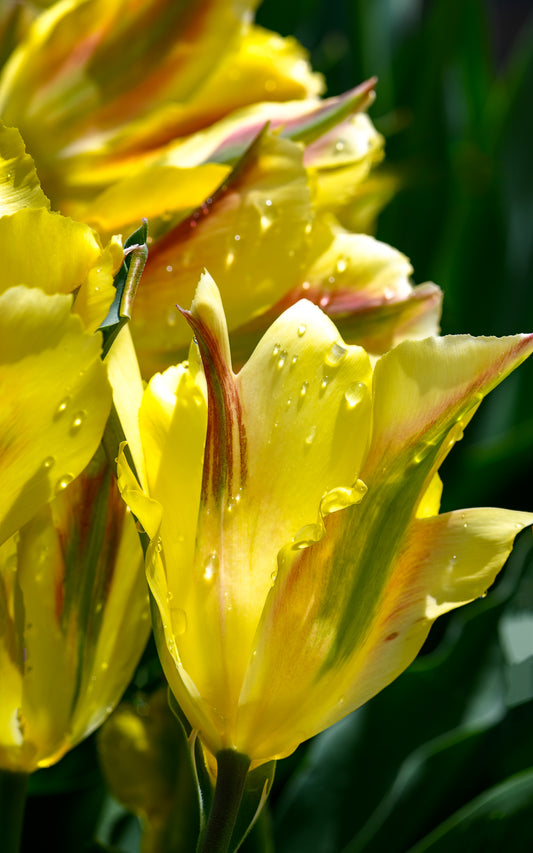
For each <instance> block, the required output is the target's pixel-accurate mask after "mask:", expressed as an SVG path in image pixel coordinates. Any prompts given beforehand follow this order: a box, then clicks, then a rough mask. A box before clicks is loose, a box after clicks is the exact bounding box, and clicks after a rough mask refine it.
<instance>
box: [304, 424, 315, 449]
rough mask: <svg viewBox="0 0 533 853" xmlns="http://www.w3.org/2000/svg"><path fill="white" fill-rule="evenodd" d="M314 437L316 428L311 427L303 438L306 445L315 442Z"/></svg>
mask: <svg viewBox="0 0 533 853" xmlns="http://www.w3.org/2000/svg"><path fill="white" fill-rule="evenodd" d="M315 436H316V426H312V427H311V429H310V430H309V432H308V433H307V435H306V437H305V443H306V444H307V445H311V444H312V443H313V441H314V440H315Z"/></svg>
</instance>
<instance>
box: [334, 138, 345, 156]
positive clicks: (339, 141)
mask: <svg viewBox="0 0 533 853" xmlns="http://www.w3.org/2000/svg"><path fill="white" fill-rule="evenodd" d="M344 144H345V143H344V140H343V139H337V141H336V143H335V151H336V153H337V154H340V152H341V151H344Z"/></svg>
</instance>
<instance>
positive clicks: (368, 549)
mask: <svg viewBox="0 0 533 853" xmlns="http://www.w3.org/2000/svg"><path fill="white" fill-rule="evenodd" d="M532 349H533V337H532V336H516V337H514V338H507V339H475V338H470V337H466V336H465V337H457V338H444V339H428V340H426V341H421V342H418V343H416V342H409V343H404V344H400V345H399V346H398V347H396V348H395V349H394V350H392V351H391V352H389V353H387V354H386V355H385V356H383V357H382V358H381V359H380V360H379V361H378V362H377V365H376V368H375V371H374V387H373V396H374V413H375V419H374V427H373V436H372V444H371V449H370V453H369V456H368V458H367V460H366V462H365V464H364V465H363V468H362V473H361V477H362V479H363V480H364V482H365V483H366V484H367V486H368V493H367V496H366V498H365V500H364V501H363V502H362V503H361V504H360V505H359V506H353V507H348V508H347V509H345V510H343V511H342V512H340V513H337V514H335V515H334V516H330V517H328V518H326V519H325V528H326V533H325V536H324V537H323V539H321V540H320V541H318V542H317V543H316V544H311V545H310V547H309V548H306V549H305V550H303V551H302V552H300V553H299V554H298V553H297V552H294V550H291V549H285V550H284V551H283V552H282V553H281V555H280V569H279V572H278V581H277V583H276V585H275V587H274V589H273V591H272V593H271V595H270V599H269V601H267V604H266V606H265V611H264V613H263V617H262V622H261V627H260V629H259V632H258V638H257V647H256V652H257V654H256V655H255V656H254V657H253V664H252V666H251V668H250V671H249V673H248V675H247V679H246V682H245V686H244V689H243V693H242V695H241V725H242V737H243V739H244V742H243V743H241V744H240V746H239V748H243V749H244V750H245V751H246V747H247V745H248V744H247V739H249V738H254V739H256V738H257V727H258V726H259V725H260V722H259V720H258V719H257V718H256V715H257V713H258V704H257V702H258V697H259V696H260V695H262V696H263V699H262V710H261V715H262V716H264V717H266V718H268V719H270V720H271V723H270V724H269V725H271V726H272V728H273V729H274V728H275V726H276V725H278V726H280V729H279V738H280V741H279V744H281V743H282V735H281V721H282V719H283V720H284V719H286V716H287V715H288V714H289V709H288V707H287V706H286V705H285V701H286V700H285V698H284V697H286V696H287V695H288V687H287V685H288V683H289V682H290V683H291V702H292V703H293V707H295V708H298V709H299V711H298V713H299V722H297V721H295V722H294V726H296V725H298V732H297V735H296V736H295V741H296V742H297V741H298V740H303V739H305V738H306V737H309V736H310V735H311V734H312V733H314V731H309V730H308V729H307V728H306V724H305V712H304V710H303V708H304V706H305V703H306V702H307V701H308V700H307V698H306V696H308V697H309V703H310V704H309V706H308V707H309V720H311V719H312V717H313V714H315V713H316V707H317V704H318V703H319V701H320V695H322V694H321V691H322V688H323V697H324V699H323V702H324V707H325V706H326V704H328V703H329V704H328V706H329V707H330V708H332V709H333V710H332V712H331V713H332V718H331V719H330V721H329V722H324V721H323V722H322V723H321V724H320V726H319V728H323V727H324V726H325V725H329V724H330V722H332V721H333V719H339V718H340V717H341V716H343V715H344V714H345V713H348V711H349V710H351V708H352V707H354V705H353V704H352V706H351V707H348V703H347V701H346V695H348V693H349V691H348V688H349V685H350V683H354V684H358V683H359V675H358V669H357V666H358V665H357V666H356V665H355V664H354V667H355V668H354V669H353V670H350V661H355V660H356V655H357V654H358V653H359V651H358V650H360V649H361V648H362V647H363V644H365V643H366V642H367V638H368V637H369V636H370V635H371V634H372V632H373V630H374V629H373V626H374V625H375V624H376V620H380V618H381V617H380V615H379V614H380V613H381V608H382V606H383V601H384V598H383V596H384V595H387V593H386V592H385V591H386V590H388V589H393V588H394V587H395V585H397V584H400V583H402V581H401V578H402V572H403V569H402V567H401V560H400V555H401V554H402V553H403V552H404V549H405V547H406V545H405V543H406V541H408V540H406V536H407V537H409V536H410V535H411V534H410V531H411V530H413V529H414V530H416V529H420V530H422V529H423V525H425V524H426V522H427V523H428V526H429V522H430V521H432V519H428V517H427V513H428V512H430V511H431V509H432V508H436V506H437V504H438V499H439V491H440V487H439V483H438V480H436V479H435V476H436V470H437V468H438V466H439V465H440V463H441V462H442V460H443V459H444V458H445V456H446V454H447V453H448V451H449V450H450V448H451V447H452V446H453V443H454V442H455V441H456V440H457V439H458V438H459V437H460V434H461V433H460V432H459V430H460V429H462V425H464V424H465V423H467V422H468V420H469V419H470V418H471V417H472V415H473V414H474V412H475V410H476V408H477V406H478V405H479V402H480V400H481V397H482V396H483V394H485V393H488V391H489V390H491V388H493V387H494V386H495V385H496V384H497V383H498V382H499V381H501V380H502V379H503V378H504V377H505V375H507V373H509V372H510V371H511V370H512V369H513V367H515V366H516V365H517V364H519V363H520V362H521V361H522V360H523V359H524V358H526V357H527V355H528V354H529V353H530V352H531V350H532ZM458 421H460V425H458ZM416 514H418V515H419V516H426V517H424V518H418V519H416V518H415V515H416ZM506 517H512V514H511V516H505V514H504V516H503V518H504V520H505V518H506ZM474 519H475V517H474ZM524 519H525V520H524ZM528 519H529V520H528ZM435 523H436V522H435ZM515 523H518V524H519V526H524V525H525V524H527V523H531V519H530V517H529V516H523V517H522V516H520V517H517V518H514V517H512V524H509V525H507V526H506V522H505V523H503V528H502V529H503V534H504V535H502V529H500V536H501V538H502V539H503V544H502V545H501V547H500V546H498V547H499V548H500V550H499V551H498V552H497V553H498V554H504V556H503V557H502V558H501V560H500V558H499V557H498V558H497V559H496V558H494V561H492V558H491V559H488V558H487V559H485V552H484V551H483V549H482V547H481V546H480V549H481V550H480V552H479V556H480V559H481V564H480V565H477V564H476V565H474V567H473V568H470V572H474V574H475V573H476V572H478V574H475V577H474V580H473V581H472V589H473V590H474V593H473V594H472V597H475V595H476V594H481V592H483V591H484V589H485V588H486V586H487V585H488V583H489V580H488V578H489V575H488V574H487V572H488V571H492V568H493V567H494V566H495V565H496V566H497V568H500V567H501V565H502V563H503V561H504V559H505V556H506V555H507V554H508V553H509V550H510V547H511V544H512V539H513V538H514V535H516V532H517V528H515V527H514V524H515ZM457 535H459V536H461V535H462V536H464V537H465V540H464V541H465V543H468V542H469V541H470V536H472V541H473V542H474V545H473V546H472V547H474V546H475V544H476V542H477V538H479V534H478V532H477V531H476V525H475V524H474V525H473V526H472V530H469V529H468V528H466V529H465V528H463V529H462V532H461V530H459V533H458V534H457ZM476 537H477V538H476ZM481 538H482V537H481ZM494 547H496V546H494ZM465 548H466V545H465ZM460 566H462V567H463V570H464V564H463V562H462V561H461V563H460ZM487 566H488V569H487V568H486V567H487ZM370 567H371V570H370ZM466 576H467V577H468V576H469V575H468V574H467V575H466ZM476 578H477V580H476ZM460 582H461V575H460V571H458V573H457V575H456V576H455V583H456V584H457V585H459V586H460V585H461V583H460ZM476 584H477V586H476ZM480 584H481V585H483V584H485V587H484V588H483V589H481V590H480V591H479V592H478V590H479V586H480ZM464 585H465V584H464V583H463V586H464ZM424 595H432V592H431V589H429V588H428V589H426V591H425V593H424ZM424 600H425V599H424ZM437 600H438V598H437ZM465 600H470V599H469V598H468V595H466V594H465V596H464V598H463V599H461V600H459V599H458V600H457V604H456V605H455V606H459V604H460V603H464V601H465ZM450 606H454V605H453V604H452V605H450ZM448 609H449V608H448ZM436 615H438V614H437V612H435V613H434V615H433V618H435V616H436ZM289 623H290V626H291V627H290V629H289ZM426 633H427V628H426ZM289 634H290V637H291V638H293V637H297V638H298V640H297V641H296V639H295V640H294V641H293V640H292V639H288V637H289ZM394 634H395V631H394V630H393V629H391V630H390V631H388V632H387V636H391V637H392V636H393V635H394ZM424 636H425V634H424ZM267 644H268V648H267ZM299 649H302V651H299ZM365 649H366V653H367V654H368V653H369V652H368V647H366V646H365ZM303 650H305V651H303ZM304 658H305V659H304ZM407 662H408V661H406V663H405V665H407ZM343 672H344V673H345V677H344V676H342V678H341V673H343ZM343 678H344V686H343V687H342V689H340V688H337V687H336V688H335V689H339V699H338V707H336V706H335V703H333V704H332V702H331V691H332V689H333V685H334V684H335V685H337V684H342V679H343ZM391 678H392V676H391ZM297 679H300V683H301V695H300V700H299V701H298V700H297V701H296V702H295V701H294V695H295V690H296V683H297ZM331 679H333V680H331ZM335 679H337V680H335ZM256 680H257V682H256ZM315 682H316V690H315V689H313V686H314V683H315ZM267 683H268V691H267V692H268V695H269V697H271V700H269V701H271V702H272V703H273V707H272V710H271V712H270V713H266V714H265V710H264V695H265V691H266V690H267V689H266V684H267ZM381 686H384V684H383V685H381ZM276 694H277V695H278V696H279V697H280V701H279V705H276V704H274V703H275V699H274V696H275V695H276ZM326 696H328V699H327V701H326V698H325V697H326ZM366 698H369V697H368V696H367V697H366ZM341 700H342V701H341ZM361 701H365V699H362V700H361ZM312 709H314V710H312ZM316 730H318V729H316ZM316 730H315V731H316ZM272 746H273V744H272V742H271V743H270V745H269V746H268V747H267V746H266V740H265V746H264V748H265V749H266V752H265V756H266V755H267V754H268V755H272V752H271V751H270V750H271V749H272ZM279 748H280V749H281V746H279Z"/></svg>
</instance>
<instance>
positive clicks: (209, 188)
mask: <svg viewBox="0 0 533 853" xmlns="http://www.w3.org/2000/svg"><path fill="white" fill-rule="evenodd" d="M228 172H229V167H228V166H222V165H220V164H218V163H207V164H205V165H202V166H197V167H195V168H192V169H179V168H178V167H175V166H167V165H157V164H156V165H152V166H146V167H145V168H144V169H142V171H139V172H138V173H136V174H135V173H134V174H133V175H128V176H127V177H126V178H124V179H122V180H121V181H117V183H115V184H113V185H112V186H111V187H109V188H108V189H107V190H105V191H104V192H103V193H101V194H100V195H99V196H97V198H96V199H94V201H92V202H91V204H90V205H89V206H88V207H86V208H85V209H84V210H83V219H84V221H85V222H88V223H89V224H90V225H91V226H92V227H93V228H97V229H98V231H99V233H100V234H107V235H109V236H110V235H111V234H113V233H117V232H121V233H130V232H131V231H133V227H134V226H135V225H136V224H137V223H138V222H139V221H141V220H142V219H148V221H149V222H150V233H151V236H152V238H153V237H154V236H158V231H161V230H162V226H164V230H168V220H169V218H170V217H171V215H174V216H179V213H180V212H181V214H182V216H181V217H180V218H182V217H183V216H184V215H188V214H189V213H190V212H191V210H192V209H194V208H195V207H200V205H201V204H202V203H203V202H204V201H205V199H206V198H209V196H212V195H213V193H214V192H215V190H216V189H217V188H218V187H219V186H220V184H221V183H222V182H223V180H224V179H225V178H226V177H227V175H228Z"/></svg>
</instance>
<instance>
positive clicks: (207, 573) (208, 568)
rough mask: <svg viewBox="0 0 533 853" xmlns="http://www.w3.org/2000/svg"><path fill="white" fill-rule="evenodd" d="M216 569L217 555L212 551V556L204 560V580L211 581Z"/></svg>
mask: <svg viewBox="0 0 533 853" xmlns="http://www.w3.org/2000/svg"><path fill="white" fill-rule="evenodd" d="M217 569H218V554H217V552H216V551H213V553H212V554H210V555H209V557H208V559H207V560H206V563H205V566H204V580H206V581H212V580H213V578H214V577H215V574H216V571H217Z"/></svg>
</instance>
